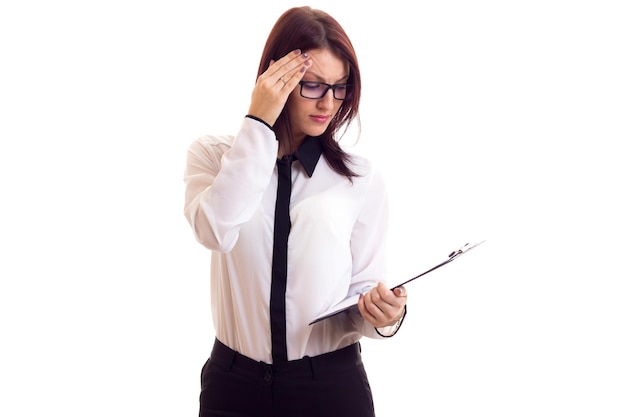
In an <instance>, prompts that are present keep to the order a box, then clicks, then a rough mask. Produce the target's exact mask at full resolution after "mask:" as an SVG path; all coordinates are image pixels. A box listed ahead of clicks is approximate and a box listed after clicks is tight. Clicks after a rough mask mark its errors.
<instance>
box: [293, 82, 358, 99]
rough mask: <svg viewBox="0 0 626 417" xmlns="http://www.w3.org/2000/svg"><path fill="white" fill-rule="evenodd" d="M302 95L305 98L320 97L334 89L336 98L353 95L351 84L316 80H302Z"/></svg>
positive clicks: (345, 97)
mask: <svg viewBox="0 0 626 417" xmlns="http://www.w3.org/2000/svg"><path fill="white" fill-rule="evenodd" d="M299 84H300V95H301V96H302V97H304V98H311V99H320V98H322V97H324V96H325V95H326V93H328V90H333V97H334V98H335V100H345V99H347V98H350V96H351V93H352V91H351V89H350V88H351V85H350V84H326V83H318V82H314V81H300V82H299Z"/></svg>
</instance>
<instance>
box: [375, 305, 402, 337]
mask: <svg viewBox="0 0 626 417" xmlns="http://www.w3.org/2000/svg"><path fill="white" fill-rule="evenodd" d="M405 317H406V304H405V305H404V313H402V317H400V320H398V321H397V322H395V323H394V324H392V325H391V326H386V327H381V328H378V327H374V330H376V333H378V334H379V335H380V336H382V337H392V336H395V335H396V333H398V330H400V326H402V323H404V318H405Z"/></svg>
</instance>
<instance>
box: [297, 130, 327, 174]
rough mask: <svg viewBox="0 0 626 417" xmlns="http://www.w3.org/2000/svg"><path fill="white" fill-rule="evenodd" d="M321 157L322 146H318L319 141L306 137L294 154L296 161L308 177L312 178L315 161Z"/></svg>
mask: <svg viewBox="0 0 626 417" xmlns="http://www.w3.org/2000/svg"><path fill="white" fill-rule="evenodd" d="M321 155H322V145H321V144H320V140H319V139H318V138H315V137H311V136H307V137H306V138H305V139H304V142H302V145H300V147H299V148H298V150H297V151H296V153H295V157H296V159H298V160H299V161H300V163H301V164H302V167H303V168H304V170H305V171H306V173H307V174H308V176H309V177H312V176H313V171H315V167H316V166H317V161H319V160H320V156H321Z"/></svg>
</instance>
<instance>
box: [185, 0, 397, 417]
mask: <svg viewBox="0 0 626 417" xmlns="http://www.w3.org/2000/svg"><path fill="white" fill-rule="evenodd" d="M360 92H361V78H360V73H359V66H358V62H357V58H356V55H355V52H354V49H353V47H352V44H351V42H350V40H349V38H348V36H347V35H346V33H345V32H344V30H343V29H342V27H341V26H340V25H339V23H337V21H336V20H335V19H334V18H332V17H331V16H329V15H328V14H326V13H324V12H322V11H320V10H315V9H311V8H309V7H298V8H293V9H290V10H287V11H286V12H285V13H284V14H283V15H282V16H281V17H280V18H279V19H278V21H277V22H276V24H275V26H274V28H273V29H272V31H271V33H270V35H269V38H268V40H267V43H266V46H265V49H264V51H263V55H262V57H261V62H260V65H259V71H258V78H257V82H256V85H255V87H254V89H253V92H252V99H251V103H250V107H249V112H248V115H246V116H245V117H244V118H243V120H242V124H241V128H240V130H239V132H238V133H237V134H236V135H235V136H232V137H231V136H204V137H201V138H199V139H198V140H196V141H195V142H193V143H192V144H191V146H190V148H189V152H188V155H187V166H186V172H185V183H186V195H185V216H186V217H187V220H188V221H189V224H190V225H191V227H192V230H193V233H194V235H195V237H196V239H197V240H198V241H199V242H200V243H201V244H202V245H204V246H205V247H207V248H208V249H210V250H211V251H212V252H211V259H212V264H211V303H212V316H213V321H214V326H215V335H216V340H215V343H214V346H213V350H212V352H211V354H210V357H209V359H208V361H207V363H206V364H205V365H204V367H203V369H202V375H201V382H202V387H201V395H200V416H202V417H208V416H274V417H306V416H314V417H321V416H324V417H329V416H341V417H350V416H355V417H356V416H358V417H368V416H374V406H373V401H372V394H371V391H370V388H369V383H368V379H367V375H366V373H365V370H364V368H363V363H362V361H361V353H360V344H359V340H360V339H361V337H363V336H366V337H372V338H382V337H389V336H393V335H394V334H395V332H397V330H398V328H399V326H400V324H401V322H402V320H403V318H404V315H405V313H406V299H407V298H406V297H407V296H406V291H405V289H404V288H403V287H401V288H397V289H395V290H393V291H392V290H390V289H389V288H388V287H387V286H386V285H385V283H384V282H385V239H386V232H387V220H388V219H387V217H388V209H387V196H386V191H385V185H384V182H383V180H382V178H381V175H380V174H379V173H378V172H377V171H376V170H375V169H374V168H373V167H372V165H371V164H370V163H369V162H368V161H367V160H366V159H364V158H362V157H357V156H354V155H349V154H348V153H346V152H345V151H344V150H342V148H341V147H340V146H339V144H338V142H337V139H338V138H337V136H338V134H339V133H340V131H341V130H342V129H343V128H346V127H347V126H349V125H350V123H351V122H353V121H354V120H355V119H356V118H357V116H358V109H359V99H360V95H361V94H360ZM358 293H361V294H364V295H362V296H361V297H360V298H359V301H358V305H357V308H352V309H349V310H347V311H344V312H342V313H340V314H337V315H334V316H332V317H330V318H327V319H325V320H322V321H319V322H317V323H315V324H310V323H311V322H312V320H313V319H314V318H315V317H316V316H317V315H319V314H320V313H322V312H324V311H325V310H326V309H328V308H329V307H331V306H333V305H334V304H336V303H338V302H339V301H341V300H342V299H344V298H345V297H346V296H348V295H354V294H358Z"/></svg>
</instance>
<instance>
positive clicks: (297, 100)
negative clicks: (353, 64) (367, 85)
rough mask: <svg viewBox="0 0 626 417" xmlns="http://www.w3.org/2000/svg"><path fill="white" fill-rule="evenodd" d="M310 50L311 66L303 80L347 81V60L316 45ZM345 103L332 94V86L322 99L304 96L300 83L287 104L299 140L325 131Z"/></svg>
mask: <svg viewBox="0 0 626 417" xmlns="http://www.w3.org/2000/svg"><path fill="white" fill-rule="evenodd" d="M307 52H308V53H309V55H310V56H311V66H310V67H309V69H308V70H307V71H306V73H305V74H304V76H303V77H302V81H309V82H322V83H327V84H345V83H346V82H348V76H349V75H350V68H349V66H348V63H347V62H345V61H343V60H341V59H340V58H339V57H337V56H336V55H334V54H333V53H332V52H330V51H329V50H327V49H313V50H310V51H307ZM342 103H343V101H342V100H336V99H335V98H334V97H333V91H332V89H329V90H328V91H327V92H326V95H324V97H322V98H319V99H309V98H304V97H302V96H301V95H300V85H297V86H296V88H295V89H294V90H293V92H292V93H291V96H290V97H289V100H288V101H287V106H286V107H287V111H288V112H289V118H290V121H291V129H292V131H293V133H294V139H295V140H296V142H301V141H302V140H303V139H304V138H305V137H306V136H319V135H321V134H322V133H324V131H326V128H328V125H329V124H330V121H331V120H332V118H333V117H334V116H335V114H337V112H338V111H339V108H340V107H341V104H342Z"/></svg>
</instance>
